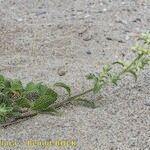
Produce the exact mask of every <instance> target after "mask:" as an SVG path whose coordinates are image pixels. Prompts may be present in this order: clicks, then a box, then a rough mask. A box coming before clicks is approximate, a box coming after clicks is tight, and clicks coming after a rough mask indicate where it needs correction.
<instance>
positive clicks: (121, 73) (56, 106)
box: [52, 55, 143, 109]
mask: <svg viewBox="0 0 150 150" xmlns="http://www.w3.org/2000/svg"><path fill="white" fill-rule="evenodd" d="M142 56H143V55H138V56H137V57H136V58H135V59H134V60H133V61H132V63H131V64H130V65H129V66H128V67H127V68H125V69H123V70H122V71H121V72H120V73H119V74H118V76H119V77H120V76H121V75H123V74H124V73H125V72H126V71H127V70H128V69H129V68H130V67H131V66H132V65H133V64H134V63H135V62H136V61H137V60H138V59H139V58H141V57H142ZM105 85H106V84H105ZM92 91H93V88H92V89H89V90H86V91H85V92H82V93H80V94H77V95H75V96H72V97H69V98H67V99H66V100H64V101H62V102H59V103H56V104H54V105H52V107H54V108H56V109H57V108H60V107H62V106H64V105H66V104H68V103H70V102H71V101H73V100H76V98H78V97H80V96H83V95H85V94H87V93H90V92H92Z"/></svg>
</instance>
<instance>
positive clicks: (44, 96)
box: [0, 34, 150, 123]
mask: <svg viewBox="0 0 150 150" xmlns="http://www.w3.org/2000/svg"><path fill="white" fill-rule="evenodd" d="M139 39H140V40H142V41H143V42H142V43H141V44H142V45H138V46H136V47H134V48H133V50H134V52H136V57H135V59H134V60H132V61H131V62H128V61H121V60H119V61H116V62H113V63H112V64H110V65H105V66H104V67H103V69H102V71H101V72H100V73H99V74H89V75H87V76H86V78H87V79H88V80H91V81H92V82H93V87H92V88H90V89H88V90H86V91H84V92H82V93H80V94H77V95H75V96H72V94H71V88H70V87H69V86H67V85H66V84H64V83H62V82H58V83H55V84H54V86H55V87H61V88H64V89H65V90H66V91H67V92H68V98H67V99H66V100H64V101H61V102H57V98H58V94H57V93H56V92H55V91H54V90H53V89H52V88H49V87H48V86H47V85H44V84H42V83H34V82H30V83H28V84H27V85H26V86H25V87H24V86H23V85H22V82H21V81H20V80H10V79H6V78H5V77H4V76H2V75H0V122H1V123H4V122H5V121H7V120H11V119H13V122H15V121H16V120H17V119H22V118H24V117H31V116H32V115H33V116H34V115H36V114H38V113H53V114H55V113H57V109H58V108H59V107H62V106H64V105H66V104H68V103H70V102H71V103H73V104H80V105H83V106H86V107H91V108H95V104H94V102H93V101H88V100H87V99H85V98H83V97H82V96H84V95H86V94H87V93H90V92H93V93H98V92H99V91H101V90H102V89H103V88H104V87H105V86H107V85H110V84H113V85H117V84H118V81H119V80H121V79H122V77H123V76H124V75H126V74H131V75H133V76H134V78H135V80H137V74H138V72H139V71H141V70H142V69H144V67H145V65H147V64H148V63H149V61H150V59H149V54H150V49H149V46H150V34H143V35H142V36H141V37H140V38H139ZM114 65H120V66H121V71H119V72H115V71H114V70H113V66H114ZM23 108H26V111H25V114H24V112H23V111H21V110H22V109H23ZM26 112H30V114H29V115H27V114H26ZM23 114H24V115H23ZM14 120H15V121H14Z"/></svg>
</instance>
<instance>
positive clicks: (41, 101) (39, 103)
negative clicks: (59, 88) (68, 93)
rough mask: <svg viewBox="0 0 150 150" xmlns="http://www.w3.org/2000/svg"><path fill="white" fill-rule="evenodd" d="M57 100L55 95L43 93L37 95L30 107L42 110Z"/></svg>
mask: <svg viewBox="0 0 150 150" xmlns="http://www.w3.org/2000/svg"><path fill="white" fill-rule="evenodd" d="M56 100H57V97H55V96H52V95H44V96H41V97H39V98H38V99H37V100H36V101H35V102H34V105H33V107H32V109H33V110H37V111H43V110H45V109H47V108H48V107H49V106H50V105H51V104H53V103H54V102H55V101H56Z"/></svg>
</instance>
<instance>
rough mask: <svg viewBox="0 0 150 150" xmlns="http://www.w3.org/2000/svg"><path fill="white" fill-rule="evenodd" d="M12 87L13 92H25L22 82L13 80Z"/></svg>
mask: <svg viewBox="0 0 150 150" xmlns="http://www.w3.org/2000/svg"><path fill="white" fill-rule="evenodd" d="M10 85H11V90H13V91H23V86H22V83H21V81H20V80H11V81H10Z"/></svg>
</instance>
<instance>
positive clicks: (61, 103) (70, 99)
mask: <svg viewBox="0 0 150 150" xmlns="http://www.w3.org/2000/svg"><path fill="white" fill-rule="evenodd" d="M92 91H93V88H92V89H89V90H86V91H85V92H82V93H80V94H77V95H75V96H72V97H69V98H67V99H66V100H64V101H62V102H59V103H56V104H54V105H52V107H54V108H56V109H57V108H60V107H62V106H64V105H65V104H68V103H70V102H71V101H73V100H75V99H76V98H78V97H80V96H83V95H85V94H87V93H90V92H92Z"/></svg>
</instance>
